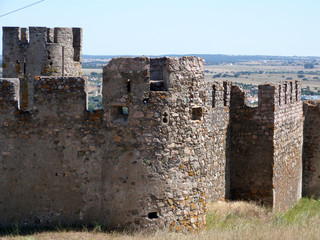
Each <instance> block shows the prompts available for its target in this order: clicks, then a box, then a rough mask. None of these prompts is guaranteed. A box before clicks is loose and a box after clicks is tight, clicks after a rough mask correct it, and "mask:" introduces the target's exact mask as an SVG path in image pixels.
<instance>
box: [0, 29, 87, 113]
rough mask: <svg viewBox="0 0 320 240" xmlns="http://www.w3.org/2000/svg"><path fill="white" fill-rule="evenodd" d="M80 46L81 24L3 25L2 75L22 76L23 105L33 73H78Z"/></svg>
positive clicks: (25, 106)
mask: <svg viewBox="0 0 320 240" xmlns="http://www.w3.org/2000/svg"><path fill="white" fill-rule="evenodd" d="M81 48H82V29H81V28H46V27H29V29H27V28H20V27H3V51H2V52H3V64H2V68H3V77H6V78H20V79H21V82H22V84H21V107H22V109H24V110H30V109H32V99H31V98H30V96H31V95H32V91H33V80H34V77H35V76H57V77H59V76H73V77H79V76H81V74H82V73H81V71H82V68H81V61H82V60H81Z"/></svg>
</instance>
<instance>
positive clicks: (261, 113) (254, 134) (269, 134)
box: [228, 81, 303, 210]
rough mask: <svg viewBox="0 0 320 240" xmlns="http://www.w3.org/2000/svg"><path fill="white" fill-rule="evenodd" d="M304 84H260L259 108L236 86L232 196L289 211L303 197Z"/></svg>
mask: <svg viewBox="0 0 320 240" xmlns="http://www.w3.org/2000/svg"><path fill="white" fill-rule="evenodd" d="M300 89H301V87H300V82H292V81H285V82H280V83H278V84H266V85H262V86H259V105H258V107H248V106H247V105H246V96H245V94H244V92H243V91H241V89H240V88H239V87H237V86H233V88H232V94H231V107H230V147H229V149H228V152H230V197H231V199H245V200H253V201H257V202H260V203H263V204H266V205H270V206H273V208H274V209H276V210H283V209H286V208H288V207H290V206H292V205H293V204H294V203H295V202H297V200H298V199H299V198H300V197H301V184H302V132H303V115H302V102H301V100H300V99H301V92H300Z"/></svg>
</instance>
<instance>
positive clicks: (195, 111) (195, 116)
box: [192, 107, 202, 120]
mask: <svg viewBox="0 0 320 240" xmlns="http://www.w3.org/2000/svg"><path fill="white" fill-rule="evenodd" d="M201 117H202V108H201V107H197V108H192V120H201Z"/></svg>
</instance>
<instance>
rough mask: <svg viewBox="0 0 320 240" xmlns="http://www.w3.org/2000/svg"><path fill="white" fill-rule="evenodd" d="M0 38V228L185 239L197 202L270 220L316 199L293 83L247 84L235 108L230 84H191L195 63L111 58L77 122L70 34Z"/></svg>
mask: <svg viewBox="0 0 320 240" xmlns="http://www.w3.org/2000/svg"><path fill="white" fill-rule="evenodd" d="M3 30H4V45H3V47H4V49H3V76H4V78H3V79H0V113H1V114H0V126H1V127H0V136H1V137H0V177H1V184H0V191H1V195H0V212H1V219H0V228H3V227H8V226H11V225H18V226H28V227H45V226H55V225H81V224H82V225H90V224H92V223H94V222H95V223H98V224H102V225H105V226H108V227H112V228H127V229H147V228H169V229H171V230H174V231H180V230H190V231H196V230H200V229H204V228H205V224H206V218H205V217H206V204H207V202H209V201H217V200H225V199H236V200H237V199H245V200H253V201H256V202H259V203H262V204H265V205H268V206H271V207H273V209H275V210H284V209H287V208H288V207H291V206H292V205H293V204H295V203H296V202H297V201H298V200H299V199H300V197H301V193H302V192H304V193H305V194H306V195H308V194H314V192H317V189H318V188H319V187H318V185H317V184H319V183H318V180H317V179H318V177H317V174H316V172H317V171H319V168H320V167H319V166H320V165H319V166H318V165H317V164H314V163H315V162H316V159H317V154H319V153H318V152H317V151H318V150H317V147H316V146H317V145H315V143H314V142H313V141H314V139H316V138H317V137H318V135H319V133H318V131H313V130H309V128H310V127H311V126H313V123H314V122H315V121H318V120H312V119H314V116H315V115H317V114H318V112H319V110H318V107H314V106H311V105H305V107H304V109H305V111H304V112H305V116H306V120H305V121H304V115H303V108H302V105H303V103H302V101H301V86H300V82H297V81H284V82H280V83H278V84H265V85H262V86H259V105H258V106H257V107H248V106H247V105H246V96H245V93H244V91H243V90H242V89H241V88H239V87H238V86H235V85H233V84H232V83H231V82H227V81H225V82H219V81H218V82H212V83H209V82H206V81H205V80H204V64H205V63H204V61H203V60H202V59H201V58H197V57H182V58H175V57H174V58H169V57H164V58H147V57H136V58H114V59H112V60H111V61H110V62H109V63H108V64H107V65H106V66H104V67H103V91H102V98H103V109H101V110H96V111H88V110H87V80H86V79H85V78H82V77H81V32H82V31H81V29H78V28H77V29H71V28H57V29H55V30H51V29H47V28H38V27H37V28H35V27H34V28H29V32H30V41H29V40H28V39H27V37H26V34H25V33H26V32H27V30H26V29H20V28H8V27H5V28H3ZM62 33H63V34H62ZM10 34H11V35H10ZM31 36H33V37H31ZM35 36H38V37H39V36H40V37H39V38H37V37H35ZM33 39H38V40H37V41H34V40H33ZM32 44H34V45H32ZM36 44H39V47H36ZM31 46H34V47H35V48H37V49H40V52H41V54H40V53H39V54H38V53H37V51H35V50H34V51H30V49H31ZM28 51H30V52H28ZM21 56H23V57H21ZM18 61H19V62H18ZM51 63H52V64H51ZM51 68H54V69H55V70H54V71H51V70H50V71H48V69H51ZM21 69H22V70H21ZM28 69H29V70H28ZM31 79H32V80H31ZM26 83H27V88H26V85H25V84H26ZM26 89H28V91H26ZM30 89H31V90H30ZM26 94H27V95H26ZM25 99H28V101H26V100H25ZM20 102H21V103H22V105H23V102H24V104H25V103H26V102H27V105H28V106H32V109H30V108H28V109H27V108H23V107H22V106H20ZM303 133H304V134H303ZM303 142H305V145H304V150H303ZM306 143H307V144H306ZM311 155H312V157H311ZM302 156H304V160H303V162H304V165H306V164H308V166H313V167H309V168H308V170H309V171H311V170H310V169H314V170H313V171H312V174H311V173H308V171H307V170H306V169H305V167H304V171H303V174H302V167H303V164H302ZM308 161H309V162H310V161H311V162H312V163H309V162H308ZM311 182H312V184H313V185H312V186H311Z"/></svg>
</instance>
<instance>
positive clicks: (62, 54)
mask: <svg viewBox="0 0 320 240" xmlns="http://www.w3.org/2000/svg"><path fill="white" fill-rule="evenodd" d="M62 76H64V47H62Z"/></svg>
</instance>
